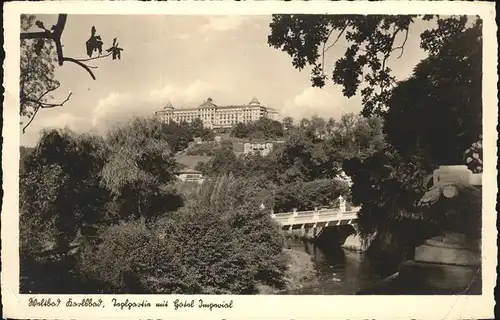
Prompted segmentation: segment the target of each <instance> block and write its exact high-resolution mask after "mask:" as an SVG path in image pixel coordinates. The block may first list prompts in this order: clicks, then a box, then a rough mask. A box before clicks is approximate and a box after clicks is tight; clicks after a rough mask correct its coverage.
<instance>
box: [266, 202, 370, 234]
mask: <svg viewBox="0 0 500 320" xmlns="http://www.w3.org/2000/svg"><path fill="white" fill-rule="evenodd" d="M339 202H340V205H339V207H338V208H329V209H319V210H310V211H291V212H282V213H271V217H272V218H273V219H274V220H275V221H276V222H278V223H279V224H280V225H281V226H282V227H283V229H285V230H289V231H292V230H295V229H301V230H302V234H303V235H304V236H307V237H308V238H311V239H316V238H318V237H319V236H320V235H321V233H322V232H323V231H324V230H325V229H326V228H327V227H335V226H344V225H351V226H352V227H353V228H354V230H355V231H356V233H357V231H358V230H357V224H356V223H357V219H358V212H359V210H360V209H361V208H360V207H354V208H351V209H350V210H346V205H345V201H344V200H343V199H342V197H340V198H339Z"/></svg>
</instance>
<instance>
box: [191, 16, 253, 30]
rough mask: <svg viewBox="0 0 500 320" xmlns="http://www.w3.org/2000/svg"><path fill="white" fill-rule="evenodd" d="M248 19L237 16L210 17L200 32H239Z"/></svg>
mask: <svg viewBox="0 0 500 320" xmlns="http://www.w3.org/2000/svg"><path fill="white" fill-rule="evenodd" d="M248 19H249V17H246V16H235V15H232V16H213V17H208V23H207V24H205V25H202V26H201V28H200V30H201V32H202V33H208V32H212V31H231V30H237V29H238V28H239V27H240V26H241V25H242V24H243V23H245V22H246V21H247V20H248Z"/></svg>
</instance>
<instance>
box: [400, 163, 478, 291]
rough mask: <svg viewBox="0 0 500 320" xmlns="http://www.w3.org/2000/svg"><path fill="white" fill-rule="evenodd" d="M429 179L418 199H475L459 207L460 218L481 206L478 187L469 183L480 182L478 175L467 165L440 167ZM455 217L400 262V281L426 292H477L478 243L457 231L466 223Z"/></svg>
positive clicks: (431, 200) (428, 200)
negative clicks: (411, 256) (445, 228)
mask: <svg viewBox="0 0 500 320" xmlns="http://www.w3.org/2000/svg"><path fill="white" fill-rule="evenodd" d="M433 178H434V179H433V182H434V186H433V188H432V189H431V190H430V191H429V192H428V193H426V194H425V195H424V197H423V198H422V201H424V202H426V203H431V204H434V203H435V202H437V201H438V200H439V199H440V198H443V197H444V198H447V199H452V200H457V199H458V198H459V197H461V196H467V197H469V198H471V197H472V198H475V199H476V200H478V201H472V202H471V203H470V205H469V204H468V203H466V204H465V205H463V206H461V207H460V210H464V211H463V215H462V217H463V216H464V215H465V216H466V217H467V216H469V215H472V214H474V211H479V212H480V210H481V206H480V205H479V207H477V204H480V203H481V201H480V197H481V190H480V189H478V188H475V187H473V185H476V184H478V183H481V178H480V177H479V176H478V175H474V174H472V172H471V171H470V170H468V169H467V167H465V166H441V167H440V168H439V169H438V170H436V171H435V172H434V176H433ZM471 186H472V187H471ZM466 193H467V194H466ZM473 204H475V205H476V206H473ZM478 216H479V217H480V216H481V215H480V214H479V215H478ZM448 219H449V220H453V219H450V218H448ZM455 220H456V221H449V223H448V226H449V230H448V231H447V232H444V233H443V234H442V235H440V236H438V237H434V238H431V239H428V240H426V241H425V242H424V244H423V245H421V246H419V247H417V248H416V249H415V259H414V260H413V261H407V262H405V263H403V264H402V265H401V268H400V271H399V278H400V279H401V281H402V283H412V284H415V285H417V286H418V287H419V288H420V289H423V290H425V291H426V293H427V292H428V294H432V293H434V292H444V293H451V294H453V293H455V294H464V293H480V291H481V289H480V284H481V249H480V245H479V243H478V242H477V241H471V240H468V239H466V237H465V235H464V234H463V233H461V232H460V231H458V230H464V228H463V227H464V226H463V224H464V223H467V222H464V221H463V220H459V219H456V218H455ZM412 286H413V285H412ZM464 291H468V292H464ZM477 291H479V292H477Z"/></svg>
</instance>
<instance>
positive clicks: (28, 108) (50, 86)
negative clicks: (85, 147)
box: [19, 14, 123, 133]
mask: <svg viewBox="0 0 500 320" xmlns="http://www.w3.org/2000/svg"><path fill="white" fill-rule="evenodd" d="M34 20H35V16H33V15H22V16H21V28H22V30H23V32H21V34H20V38H21V76H20V94H19V98H20V106H21V108H20V115H21V116H25V117H28V118H29V119H30V120H29V121H28V123H27V124H26V125H25V126H24V127H23V133H24V132H25V131H26V128H27V127H28V126H29V125H30V124H31V122H32V121H33V119H34V118H35V116H36V114H37V113H38V111H39V110H40V109H47V108H54V107H62V106H64V104H65V103H66V102H68V101H69V99H70V98H71V95H72V93H71V92H70V93H69V94H68V96H67V97H66V99H65V100H63V101H62V102H60V103H51V102H48V98H50V99H52V98H53V97H52V96H51V94H52V93H53V92H54V91H56V90H57V89H59V87H60V83H59V82H58V81H57V80H55V79H54V69H55V68H54V65H55V64H56V63H57V65H59V66H63V65H64V62H71V63H75V64H77V65H78V66H80V67H82V68H83V69H85V71H87V73H88V74H89V75H90V77H91V78H92V79H94V80H96V76H95V75H94V72H93V71H92V69H96V68H97V67H95V66H90V65H88V64H87V62H89V61H92V60H97V59H104V58H107V57H109V56H111V57H112V59H113V60H116V59H121V51H123V49H122V48H120V47H119V44H118V42H117V39H116V38H115V39H113V44H112V46H111V47H110V48H108V49H107V50H106V52H107V53H106V54H103V49H102V46H103V41H102V39H101V37H100V36H99V35H97V34H96V28H95V26H92V28H91V35H90V38H89V39H88V40H87V42H86V52H87V55H88V58H85V59H82V58H78V59H77V58H73V57H67V56H65V55H64V52H63V47H64V46H63V44H62V40H61V38H62V34H63V31H64V28H65V26H66V21H67V15H66V14H59V16H58V19H57V22H56V24H55V25H53V26H52V27H51V28H50V29H48V28H47V27H46V26H45V25H44V23H43V22H42V21H39V20H38V21H36V22H34ZM33 22H34V24H35V25H36V26H37V27H38V28H39V29H42V31H34V32H27V30H28V29H30V28H31V26H32V25H33ZM95 53H97V55H96V56H94V54H95Z"/></svg>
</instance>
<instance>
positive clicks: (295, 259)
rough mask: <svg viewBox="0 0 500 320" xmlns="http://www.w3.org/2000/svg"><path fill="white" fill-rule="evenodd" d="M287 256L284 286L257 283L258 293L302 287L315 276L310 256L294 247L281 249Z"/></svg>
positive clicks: (281, 291)
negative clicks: (279, 287) (281, 287)
mask: <svg viewBox="0 0 500 320" xmlns="http://www.w3.org/2000/svg"><path fill="white" fill-rule="evenodd" d="M283 250H284V252H285V254H286V255H287V256H288V259H289V262H288V268H287V270H286V273H285V280H286V283H287V284H286V288H285V289H283V290H279V289H276V288H272V287H269V286H265V285H259V286H258V290H259V293H260V294H280V293H284V292H290V291H295V290H299V289H301V288H303V287H304V286H305V285H306V284H307V283H310V282H311V281H313V280H314V279H315V277H316V276H317V271H316V269H315V266H314V262H313V261H312V259H311V256H310V255H309V254H307V253H305V252H302V251H298V250H294V249H283Z"/></svg>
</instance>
